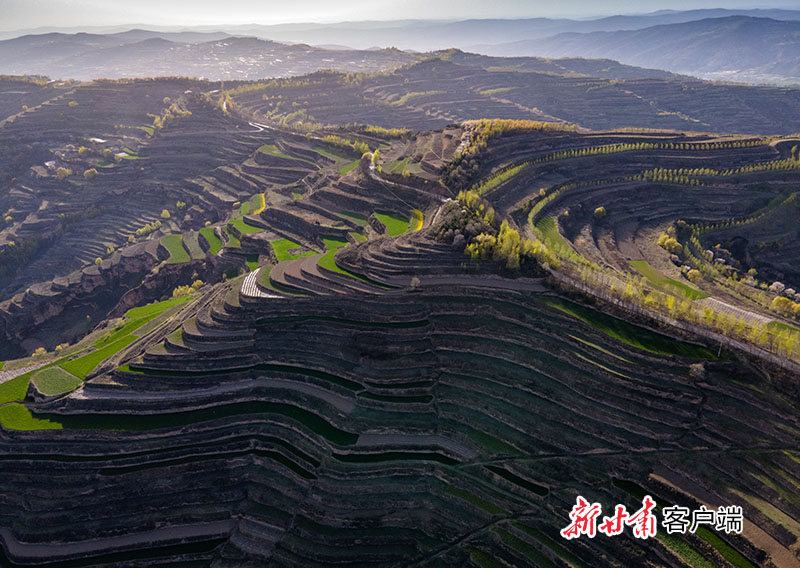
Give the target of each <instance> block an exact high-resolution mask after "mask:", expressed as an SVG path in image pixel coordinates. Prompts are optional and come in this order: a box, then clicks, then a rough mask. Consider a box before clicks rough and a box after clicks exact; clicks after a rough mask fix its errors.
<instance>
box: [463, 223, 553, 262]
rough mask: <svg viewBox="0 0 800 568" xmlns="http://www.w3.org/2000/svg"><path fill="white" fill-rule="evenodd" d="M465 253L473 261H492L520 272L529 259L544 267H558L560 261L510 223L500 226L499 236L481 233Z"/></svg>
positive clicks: (542, 244) (545, 247) (540, 243)
mask: <svg viewBox="0 0 800 568" xmlns="http://www.w3.org/2000/svg"><path fill="white" fill-rule="evenodd" d="M464 252H465V253H466V254H467V255H469V257H470V258H471V259H472V260H492V261H494V262H500V263H502V264H503V265H504V266H505V268H506V269H508V270H519V267H520V265H521V264H522V263H523V262H524V261H526V260H528V259H536V260H538V261H539V262H540V263H541V264H543V265H550V266H558V259H557V258H556V256H555V255H554V254H553V253H552V252H551V251H550V250H549V249H548V248H547V246H546V245H545V244H544V243H542V242H539V241H533V240H531V239H523V238H521V237H520V234H519V231H517V230H516V229H514V228H512V227H511V226H510V225H509V224H508V221H503V222H502V223H501V224H500V230H499V231H498V232H497V235H493V234H490V233H481V234H479V235H478V236H476V237H475V238H474V239H473V241H472V242H471V243H470V244H468V245H467V247H466V249H465V250H464Z"/></svg>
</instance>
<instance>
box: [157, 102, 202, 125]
mask: <svg viewBox="0 0 800 568" xmlns="http://www.w3.org/2000/svg"><path fill="white" fill-rule="evenodd" d="M147 116H150V117H152V118H153V128H155V129H157V130H161V129H162V128H164V127H165V126H166V125H167V124H168V123H170V122H172V121H173V120H176V119H179V118H185V117H187V116H192V111H190V110H187V109H185V108H183V107H182V106H179V105H178V104H177V103H172V104H171V105H169V106H168V107H167V108H165V109H163V110H162V111H161V114H159V115H155V114H150V113H148V115H147Z"/></svg>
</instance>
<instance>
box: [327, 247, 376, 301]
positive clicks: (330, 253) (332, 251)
mask: <svg viewBox="0 0 800 568" xmlns="http://www.w3.org/2000/svg"><path fill="white" fill-rule="evenodd" d="M322 242H324V243H325V248H326V249H327V252H326V253H325V254H323V255H322V256H321V257H320V259H319V260H318V261H317V264H318V265H319V266H321V267H322V268H325V269H327V270H330V271H332V272H338V273H339V274H344V275H345V276H349V277H351V278H355V279H356V280H360V281H361V282H364V283H365V284H370V285H372V286H377V287H379V288H384V289H387V290H388V289H389V287H388V286H386V285H384V284H381V283H380V282H375V281H374V280H370V279H369V278H367V277H366V276H362V275H361V274H357V273H355V272H350V271H349V270H345V269H344V268H342V267H340V266H339V265H338V264H336V259H335V258H334V256H335V255H336V251H337V250H339V249H340V248H342V247H345V246H347V245H348V244H350V243H348V242H347V241H346V240H344V239H322Z"/></svg>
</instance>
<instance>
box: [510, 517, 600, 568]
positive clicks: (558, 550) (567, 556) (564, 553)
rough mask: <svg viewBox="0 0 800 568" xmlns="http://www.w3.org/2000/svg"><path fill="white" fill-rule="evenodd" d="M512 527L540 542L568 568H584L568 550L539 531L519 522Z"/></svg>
mask: <svg viewBox="0 0 800 568" xmlns="http://www.w3.org/2000/svg"><path fill="white" fill-rule="evenodd" d="M514 526H515V527H517V528H518V529H520V530H521V531H523V532H525V533H527V534H528V535H530V536H532V537H533V538H535V539H536V540H538V541H539V542H541V543H542V544H543V545H545V546H546V547H547V548H549V549H550V550H552V551H553V552H554V553H555V554H556V555H557V556H559V557H560V558H563V559H564V561H565V562H567V564H569V565H570V566H573V567H574V568H586V564H584V563H583V562H581V560H580V559H579V558H578V557H577V556H575V555H574V554H572V553H571V552H570V551H569V550H567V549H566V548H564V547H563V546H562V545H561V544H560V543H558V542H557V541H555V540H553V539H552V538H550V537H549V536H547V535H546V534H544V533H543V532H541V531H540V530H538V529H535V528H533V527H531V526H528V525H526V524H523V523H521V522H515V523H514Z"/></svg>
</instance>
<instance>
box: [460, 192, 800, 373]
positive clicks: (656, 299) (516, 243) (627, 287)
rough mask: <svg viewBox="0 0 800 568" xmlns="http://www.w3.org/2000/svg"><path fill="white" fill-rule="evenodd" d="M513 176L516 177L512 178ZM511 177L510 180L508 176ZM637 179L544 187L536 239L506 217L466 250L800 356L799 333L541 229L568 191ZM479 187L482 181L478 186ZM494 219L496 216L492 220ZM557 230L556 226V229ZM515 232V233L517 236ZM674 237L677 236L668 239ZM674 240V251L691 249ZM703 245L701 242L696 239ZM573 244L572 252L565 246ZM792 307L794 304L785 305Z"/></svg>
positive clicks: (465, 199)
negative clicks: (614, 263) (680, 292)
mask: <svg viewBox="0 0 800 568" xmlns="http://www.w3.org/2000/svg"><path fill="white" fill-rule="evenodd" d="M512 177H513V176H512ZM509 179H510V178H509ZM631 179H633V178H630V177H628V178H619V179H614V180H602V181H601V182H589V181H586V182H575V183H571V184H565V185H563V186H561V187H559V188H554V189H551V190H547V189H544V191H541V190H540V193H539V195H537V196H536V197H535V198H534V199H532V200H531V201H530V202H529V204H528V207H529V209H530V210H529V215H528V221H529V225H530V227H531V230H532V231H533V233H534V235H535V238H534V239H526V238H523V237H520V236H519V233H518V232H517V231H516V230H515V229H513V228H512V227H510V226H509V225H508V223H507V222H506V221H504V222H503V223H502V224H501V227H500V231H499V232H498V234H497V235H486V234H484V235H478V236H477V237H476V238H475V239H473V242H471V243H469V244H468V245H467V247H466V250H465V253H466V254H468V255H469V256H470V257H471V258H473V259H491V260H495V261H497V262H501V263H504V264H505V266H506V267H507V268H513V267H518V266H519V263H518V261H517V258H522V259H525V258H535V259H536V260H538V261H539V262H540V264H542V265H543V266H545V267H546V268H547V269H550V270H553V271H557V272H559V273H561V274H562V275H564V276H566V277H568V278H571V279H573V280H574V281H577V282H580V283H581V284H583V285H584V286H585V287H586V288H587V289H589V290H592V291H594V292H595V293H598V294H599V295H601V296H607V297H608V298H610V299H612V300H614V301H616V302H619V303H621V304H623V305H624V304H627V305H630V306H635V307H637V308H640V309H643V310H646V311H648V312H656V313H658V314H661V315H662V316H665V317H668V318H672V319H675V320H679V321H684V322H686V323H689V324H692V325H695V326H700V327H702V328H704V329H708V330H711V331H714V332H718V333H720V334H723V335H724V336H726V337H729V338H731V339H735V340H739V341H741V342H746V343H750V344H754V345H757V346H759V347H761V348H763V349H766V350H768V351H770V352H772V353H775V354H777V355H780V356H783V357H787V358H791V359H794V360H800V333H798V332H796V331H795V330H793V329H791V328H789V327H782V326H771V325H770V324H769V323H768V322H765V321H764V320H763V319H762V318H748V317H746V315H745V314H746V312H743V313H742V314H738V315H737V313H736V312H735V311H734V312H729V311H723V310H715V309H714V308H713V307H711V306H708V305H704V304H698V303H696V302H693V301H690V300H686V299H683V298H678V297H676V296H674V295H672V294H669V293H666V292H663V291H660V290H655V289H652V287H651V286H649V285H648V284H647V281H646V279H644V278H642V277H638V276H635V275H633V274H629V273H621V272H618V271H616V270H614V269H612V268H609V267H601V266H599V265H597V264H596V263H593V262H590V261H589V260H587V259H586V258H584V257H583V256H581V255H579V254H577V253H575V251H574V250H572V249H571V248H569V247H560V246H557V245H558V243H554V242H553V243H551V242H549V241H551V240H552V239H553V236H552V235H551V234H547V233H546V232H545V231H543V230H542V229H540V228H538V227H537V221H538V220H539V219H540V218H541V216H542V214H543V213H544V211H545V209H546V208H547V207H548V206H549V205H551V204H552V203H553V202H554V201H555V200H556V199H558V198H559V197H560V196H562V195H563V194H564V193H566V192H568V191H572V190H574V189H578V188H584V187H589V186H592V185H597V184H599V185H604V184H610V183H616V182H621V181H629V180H631ZM476 185H477V187H480V184H476ZM459 201H461V203H462V204H464V205H465V206H467V207H469V208H471V209H472V210H473V211H474V212H475V213H476V214H477V215H478V216H480V217H481V218H483V219H485V218H486V215H487V214H488V213H489V211H491V212H492V214H493V216H495V214H494V210H493V209H491V206H490V205H489V204H488V202H486V201H485V200H484V199H483V198H482V197H481V193H480V192H479V191H478V190H475V189H473V190H469V191H462V192H461V193H459ZM493 220H495V219H493ZM555 230H556V231H557V227H556V228H555ZM515 233H516V235H515ZM670 238H673V237H670ZM673 240H675V243H676V247H677V248H676V251H677V252H682V250H681V249H686V248H687V247H685V246H681V244H680V243H679V242H678V241H677V239H673ZM695 244H696V245H697V246H699V241H698V242H697V243H695ZM564 248H569V250H568V251H567V250H564ZM782 308H783V309H791V310H793V309H794V307H793V306H788V307H787V306H782Z"/></svg>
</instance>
